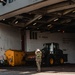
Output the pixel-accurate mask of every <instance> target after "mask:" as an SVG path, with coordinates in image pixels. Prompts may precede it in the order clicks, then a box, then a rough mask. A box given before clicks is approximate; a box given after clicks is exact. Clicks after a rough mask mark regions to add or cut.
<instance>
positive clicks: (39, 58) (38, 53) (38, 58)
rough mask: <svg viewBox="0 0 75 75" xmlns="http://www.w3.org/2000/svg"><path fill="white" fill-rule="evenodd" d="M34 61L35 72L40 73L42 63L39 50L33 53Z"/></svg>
mask: <svg viewBox="0 0 75 75" xmlns="http://www.w3.org/2000/svg"><path fill="white" fill-rule="evenodd" d="M35 57H36V58H35V60H36V65H37V71H38V72H40V71H41V61H42V52H41V50H40V49H37V50H36V51H35Z"/></svg>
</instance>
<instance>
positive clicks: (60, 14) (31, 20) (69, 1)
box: [0, 0, 75, 33]
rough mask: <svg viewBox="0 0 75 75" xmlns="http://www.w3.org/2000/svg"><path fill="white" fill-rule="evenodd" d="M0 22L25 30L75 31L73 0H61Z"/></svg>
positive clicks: (74, 2)
mask: <svg viewBox="0 0 75 75" xmlns="http://www.w3.org/2000/svg"><path fill="white" fill-rule="evenodd" d="M44 1H48V0H44ZM0 22H1V23H5V24H7V25H10V26H16V27H18V28H22V29H25V30H32V31H35V30H38V31H42V32H43V31H50V32H63V33H64V32H66V33H75V1H74V0H63V1H62V2H59V3H55V4H52V5H48V6H45V7H41V8H39V9H36V10H33V11H29V12H25V13H24V12H23V13H21V14H18V15H16V16H12V17H10V18H7V19H2V20H0Z"/></svg>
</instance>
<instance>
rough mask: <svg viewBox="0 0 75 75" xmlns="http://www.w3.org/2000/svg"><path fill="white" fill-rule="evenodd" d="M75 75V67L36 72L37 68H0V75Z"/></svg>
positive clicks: (45, 69)
mask: <svg viewBox="0 0 75 75" xmlns="http://www.w3.org/2000/svg"><path fill="white" fill-rule="evenodd" d="M50 74H51V75H75V65H63V66H51V67H42V72H40V73H38V72H36V67H35V66H17V67H0V75H50Z"/></svg>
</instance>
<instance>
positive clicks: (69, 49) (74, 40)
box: [26, 31, 75, 63]
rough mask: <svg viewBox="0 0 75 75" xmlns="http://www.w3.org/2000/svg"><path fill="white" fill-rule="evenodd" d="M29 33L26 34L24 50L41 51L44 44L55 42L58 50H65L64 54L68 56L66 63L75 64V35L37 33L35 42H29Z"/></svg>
mask: <svg viewBox="0 0 75 75" xmlns="http://www.w3.org/2000/svg"><path fill="white" fill-rule="evenodd" d="M29 36H30V35H29V31H27V32H26V45H27V47H26V50H27V51H34V50H36V49H37V48H40V49H42V48H43V44H44V43H48V42H56V43H59V47H60V49H62V50H63V49H66V50H65V51H64V53H65V54H66V53H67V54H68V62H69V63H75V33H50V32H44V33H39V32H38V38H37V40H33V39H32V40H30V37H29Z"/></svg>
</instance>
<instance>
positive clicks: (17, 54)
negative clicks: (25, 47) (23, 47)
mask: <svg viewBox="0 0 75 75" xmlns="http://www.w3.org/2000/svg"><path fill="white" fill-rule="evenodd" d="M5 56H6V60H7V62H8V64H9V65H11V66H15V65H23V64H25V62H24V61H23V57H24V56H25V52H23V51H18V50H7V51H6V52H5Z"/></svg>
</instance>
